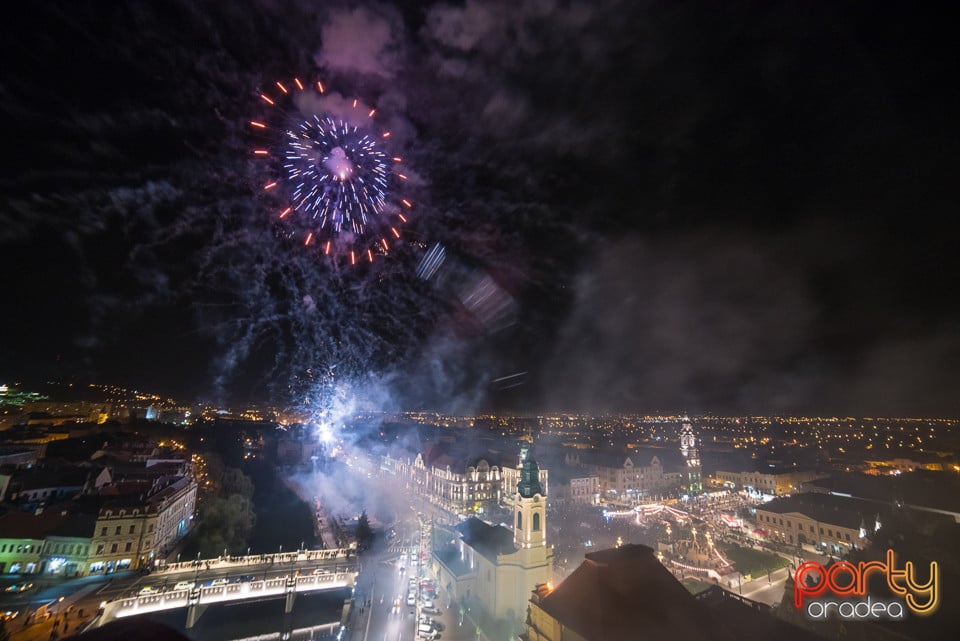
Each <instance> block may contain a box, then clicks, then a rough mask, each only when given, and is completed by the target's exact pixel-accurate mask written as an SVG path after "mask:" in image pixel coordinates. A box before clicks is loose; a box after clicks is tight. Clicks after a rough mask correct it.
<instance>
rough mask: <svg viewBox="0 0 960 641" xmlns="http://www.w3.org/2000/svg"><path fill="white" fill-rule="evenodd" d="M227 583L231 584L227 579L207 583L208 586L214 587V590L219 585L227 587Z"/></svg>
mask: <svg viewBox="0 0 960 641" xmlns="http://www.w3.org/2000/svg"><path fill="white" fill-rule="evenodd" d="M227 583H229V581H227V579H214V580H213V581H208V582H207V585H208V586H210V587H212V588H215V587H217V586H218V585H226V584H227Z"/></svg>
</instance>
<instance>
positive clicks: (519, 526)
mask: <svg viewBox="0 0 960 641" xmlns="http://www.w3.org/2000/svg"><path fill="white" fill-rule="evenodd" d="M517 529H518V530H522V529H523V512H517Z"/></svg>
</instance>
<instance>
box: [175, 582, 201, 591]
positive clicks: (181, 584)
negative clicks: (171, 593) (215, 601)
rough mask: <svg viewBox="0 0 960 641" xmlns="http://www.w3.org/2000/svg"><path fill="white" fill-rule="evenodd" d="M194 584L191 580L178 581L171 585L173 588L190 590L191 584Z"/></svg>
mask: <svg viewBox="0 0 960 641" xmlns="http://www.w3.org/2000/svg"><path fill="white" fill-rule="evenodd" d="M195 585H196V583H194V582H193V581H180V582H179V583H177V584H176V585H175V586H173V589H174V590H192V589H193V586H195Z"/></svg>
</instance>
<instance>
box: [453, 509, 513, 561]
mask: <svg viewBox="0 0 960 641" xmlns="http://www.w3.org/2000/svg"><path fill="white" fill-rule="evenodd" d="M457 531H458V532H459V533H460V536H461V538H462V539H463V542H464V543H466V544H467V545H469V546H470V547H472V548H473V549H474V550H476V551H477V552H478V553H479V554H481V555H483V557H484V558H486V559H489V560H490V561H496V560H497V555H499V554H513V553H514V552H515V551H516V548H515V547H514V545H513V532H511V531H510V530H509V529H507V528H505V527H502V526H500V525H490V524H489V523H486V522H484V521H481V520H480V519H478V518H475V517H472V518H469V519H467V520H466V521H464V522H462V523H460V524H459V525H457Z"/></svg>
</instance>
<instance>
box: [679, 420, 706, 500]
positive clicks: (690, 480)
mask: <svg viewBox="0 0 960 641" xmlns="http://www.w3.org/2000/svg"><path fill="white" fill-rule="evenodd" d="M682 421H683V422H682V425H681V426H680V453H681V454H683V460H684V463H685V467H686V469H685V470H684V489H685V490H686V491H687V492H688V493H689V494H691V495H693V494H699V493H700V492H701V491H703V480H702V478H701V470H700V454H699V453H698V452H697V436H696V434H694V433H693V425H691V424H690V417H688V416H686V415H684V417H683V419H682Z"/></svg>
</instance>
